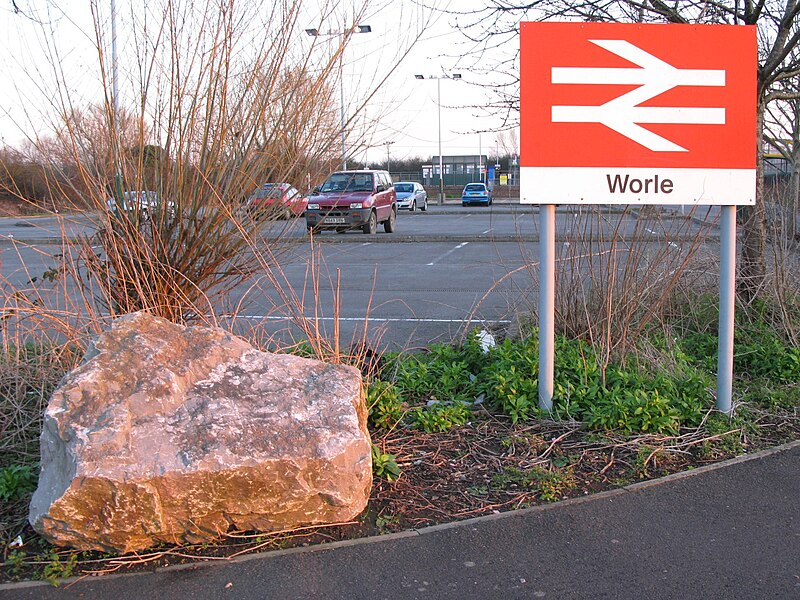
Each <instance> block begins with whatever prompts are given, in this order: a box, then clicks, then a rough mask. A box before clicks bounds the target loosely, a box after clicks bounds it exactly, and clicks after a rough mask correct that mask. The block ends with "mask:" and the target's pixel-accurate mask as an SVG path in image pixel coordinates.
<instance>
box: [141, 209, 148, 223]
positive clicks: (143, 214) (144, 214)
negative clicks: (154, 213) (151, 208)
mask: <svg viewBox="0 0 800 600" xmlns="http://www.w3.org/2000/svg"><path fill="white" fill-rule="evenodd" d="M139 218H140V219H141V220H142V222H146V221H149V220H150V213H149V212H148V210H147V209H146V208H143V209H142V210H140V211H139Z"/></svg>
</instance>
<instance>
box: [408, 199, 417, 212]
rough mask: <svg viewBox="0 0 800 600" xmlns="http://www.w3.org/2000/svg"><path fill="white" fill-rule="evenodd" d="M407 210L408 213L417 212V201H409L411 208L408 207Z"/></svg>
mask: <svg viewBox="0 0 800 600" xmlns="http://www.w3.org/2000/svg"><path fill="white" fill-rule="evenodd" d="M408 210H409V211H410V212H414V211H415V210H417V201H416V200H412V201H411V206H409V207H408Z"/></svg>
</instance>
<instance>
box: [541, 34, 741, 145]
mask: <svg viewBox="0 0 800 600" xmlns="http://www.w3.org/2000/svg"><path fill="white" fill-rule="evenodd" d="M589 41H590V42H591V43H593V44H596V45H597V46H600V47H601V48H603V49H605V50H607V51H608V52H611V53H612V54H615V55H617V56H619V57H621V58H624V59H625V60H627V61H629V62H631V63H633V64H635V65H638V68H637V67H632V68H603V67H599V68H598V67H552V71H551V82H552V83H553V84H584V85H626V86H631V85H637V86H639V87H636V88H635V89H633V90H631V91H628V92H626V93H624V94H622V95H620V96H617V97H616V98H613V99H612V100H609V101H608V102H606V103H604V104H601V105H599V106H553V107H552V115H551V118H552V122H553V123H600V124H602V125H604V126H606V127H608V128H609V129H612V130H614V131H616V132H617V133H619V134H621V135H623V136H625V137H627V138H628V139H630V140H632V141H634V142H636V143H638V144H640V145H642V146H644V147H645V148H647V149H648V150H651V151H653V152H686V151H687V150H686V148H683V147H681V146H679V145H678V144H675V143H674V142H672V141H670V140H668V139H666V138H665V137H663V136H661V135H657V134H655V133H653V132H652V131H649V130H648V129H645V128H644V127H642V126H641V124H656V123H673V124H684V125H724V124H725V109H724V108H700V107H686V106H664V107H661V106H641V104H642V103H644V102H646V101H648V100H650V99H652V98H655V97H657V96H659V95H661V94H663V93H664V92H666V91H668V90H671V89H672V88H675V87H677V86H724V85H725V71H724V70H721V69H678V68H676V67H674V66H672V65H671V64H669V63H667V62H665V61H663V60H661V59H660V58H658V57H656V56H653V55H652V54H650V53H648V52H645V51H644V50H642V49H641V48H639V47H637V46H635V45H634V44H632V43H630V42H628V41H626V40H589Z"/></svg>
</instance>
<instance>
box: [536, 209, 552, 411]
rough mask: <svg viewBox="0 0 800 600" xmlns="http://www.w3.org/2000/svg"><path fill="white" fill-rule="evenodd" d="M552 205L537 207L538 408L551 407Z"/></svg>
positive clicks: (548, 409) (550, 409) (549, 409)
mask: <svg viewBox="0 0 800 600" xmlns="http://www.w3.org/2000/svg"><path fill="white" fill-rule="evenodd" d="M555 299H556V206H555V204H543V205H541V206H540V207H539V408H541V409H542V410H546V411H548V412H550V411H552V410H553V365H554V363H555V354H556V351H555V343H556V342H555V305H556V300H555Z"/></svg>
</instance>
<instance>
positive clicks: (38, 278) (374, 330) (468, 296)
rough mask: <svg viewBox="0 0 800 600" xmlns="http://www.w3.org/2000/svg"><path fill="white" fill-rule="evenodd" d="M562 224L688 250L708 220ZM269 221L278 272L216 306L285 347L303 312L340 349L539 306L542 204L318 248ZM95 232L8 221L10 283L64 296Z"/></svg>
mask: <svg viewBox="0 0 800 600" xmlns="http://www.w3.org/2000/svg"><path fill="white" fill-rule="evenodd" d="M556 222H557V231H558V235H557V245H558V247H559V249H560V250H565V249H566V248H567V247H568V246H569V244H570V243H575V242H576V240H580V239H592V240H595V242H596V243H597V244H602V243H603V240H605V239H610V238H611V237H614V236H617V237H618V238H620V239H631V238H633V237H637V238H638V239H643V240H646V241H649V242H652V247H653V248H654V249H657V248H660V247H663V246H665V245H668V246H674V247H675V248H676V249H680V248H681V247H682V246H683V245H687V244H691V243H692V240H693V239H694V236H695V235H696V234H697V232H698V228H699V227H700V224H699V223H700V222H699V219H694V220H693V219H689V218H683V217H682V216H681V215H680V214H678V213H675V212H671V213H666V215H661V218H656V219H643V218H642V217H641V216H640V215H638V214H637V213H630V214H628V215H627V216H625V217H621V214H620V211H619V210H618V209H604V211H603V212H602V213H601V214H599V215H597V214H592V213H591V212H590V211H587V210H586V209H585V208H584V209H583V210H581V209H580V208H578V207H559V208H558V210H557V218H556ZM263 227H264V231H262V233H263V235H264V236H265V240H266V241H264V242H263V243H264V244H269V243H271V242H270V241H269V240H270V236H271V231H270V228H273V229H275V228H277V230H278V231H279V232H280V234H281V239H282V241H281V245H282V246H284V247H285V248H286V249H287V250H286V252H285V253H283V254H282V255H281V260H280V269H275V270H273V271H272V272H270V273H269V274H267V273H262V274H260V275H257V276H256V277H255V278H254V280H253V281H251V282H248V283H247V284H245V285H242V286H239V287H238V288H237V289H235V290H233V292H232V293H231V294H230V295H229V296H228V297H227V298H226V299H225V302H224V306H218V307H217V312H218V313H219V314H223V315H224V314H231V315H235V318H234V319H232V321H231V322H229V323H225V324H226V325H228V326H230V327H231V328H232V329H233V330H235V331H237V332H240V333H243V334H249V333H257V334H258V335H260V336H267V337H272V338H274V339H275V340H276V341H277V342H278V343H286V342H288V341H291V340H294V339H298V338H300V337H302V335H301V332H300V331H299V330H298V328H297V327H296V326H295V324H294V323H295V321H294V316H295V315H296V314H297V313H302V314H303V315H305V317H307V318H313V321H314V327H316V328H318V329H319V331H320V332H321V333H322V334H323V335H324V336H325V337H327V338H328V339H333V338H335V337H337V336H338V338H339V340H340V345H341V346H343V347H346V346H348V345H351V344H353V343H356V342H357V341H359V340H361V339H367V340H368V341H369V343H371V344H373V345H378V346H382V347H386V348H390V349H406V348H414V347H418V346H424V345H427V344H430V343H431V342H434V341H450V340H452V339H457V338H459V337H460V336H462V335H463V334H464V333H465V332H466V331H468V330H470V329H472V328H475V327H483V328H488V329H491V330H502V329H505V328H507V327H508V326H509V325H510V324H511V323H512V322H513V320H514V318H515V315H518V314H520V313H528V314H529V313H531V311H532V310H533V307H535V306H536V303H537V296H538V251H539V250H538V243H537V242H538V210H537V208H536V207H531V206H520V205H519V204H495V205H494V206H493V207H491V208H485V207H474V208H462V207H460V206H436V205H433V206H431V208H430V209H429V210H428V211H427V212H425V213H423V212H421V211H417V212H415V213H408V212H403V213H401V215H400V217H399V218H398V231H397V233H394V234H386V233H383V232H379V233H377V234H375V235H364V234H362V233H360V232H348V233H345V234H337V233H335V232H332V231H326V232H323V233H322V234H320V235H317V236H315V238H314V239H315V241H316V242H315V243H314V244H312V243H310V236H309V235H308V233H307V232H306V230H305V227H304V221H303V220H302V219H295V220H294V221H291V222H279V223H274V224H269V223H267V224H265V225H263ZM94 230H95V227H94V226H93V225H92V223H91V219H89V218H87V217H82V216H72V215H71V216H66V217H41V218H32V219H0V261H2V274H3V277H4V278H5V284H6V285H5V286H4V287H5V288H6V289H8V290H10V289H25V288H30V287H31V286H33V285H35V286H36V287H37V294H44V295H50V296H51V297H54V299H53V300H52V302H54V303H56V304H59V303H60V304H59V305H63V304H67V302H65V301H64V300H63V299H57V298H55V297H56V296H58V294H63V293H64V290H70V292H68V293H72V292H74V287H70V286H66V287H65V286H63V285H60V284H58V283H57V282H53V283H48V282H47V281H45V280H44V279H43V276H44V275H45V274H46V273H48V272H49V271H50V270H52V269H54V268H57V267H58V264H59V260H60V255H62V254H63V251H64V248H63V247H62V243H63V240H64V239H69V238H74V237H75V236H78V235H91V234H92V233H93V231H94ZM273 237H274V236H273ZM256 251H258V248H256ZM50 272H51V271H50ZM31 281H33V282H34V283H30V282H31ZM276 281H277V282H279V284H278V285H276ZM223 322H224V320H223ZM253 330H255V331H253Z"/></svg>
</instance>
